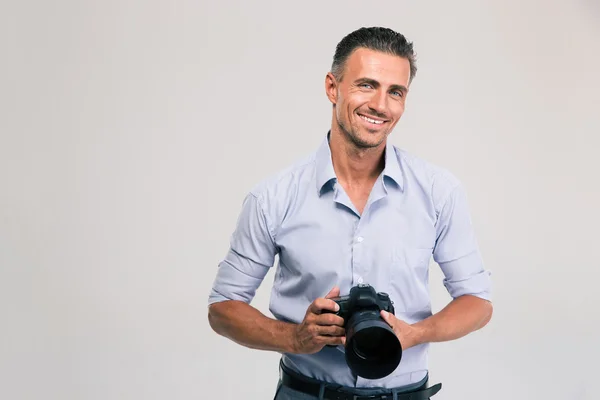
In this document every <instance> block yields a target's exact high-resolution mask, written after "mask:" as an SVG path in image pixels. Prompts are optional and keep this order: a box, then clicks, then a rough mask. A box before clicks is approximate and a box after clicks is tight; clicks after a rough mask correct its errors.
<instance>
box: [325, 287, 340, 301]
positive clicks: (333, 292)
mask: <svg viewBox="0 0 600 400" xmlns="http://www.w3.org/2000/svg"><path fill="white" fill-rule="evenodd" d="M339 295H340V288H339V287H337V286H334V287H333V288H331V290H330V291H329V293H327V294H326V295H325V298H326V299H330V298H332V297H338V296H339Z"/></svg>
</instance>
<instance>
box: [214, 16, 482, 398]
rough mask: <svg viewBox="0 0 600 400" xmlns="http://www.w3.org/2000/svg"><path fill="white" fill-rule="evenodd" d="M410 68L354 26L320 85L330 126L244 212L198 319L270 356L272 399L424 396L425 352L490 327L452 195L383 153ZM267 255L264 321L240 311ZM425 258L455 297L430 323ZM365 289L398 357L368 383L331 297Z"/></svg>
mask: <svg viewBox="0 0 600 400" xmlns="http://www.w3.org/2000/svg"><path fill="white" fill-rule="evenodd" d="M416 70H417V69H416V66H415V56H414V52H413V46H412V43H410V42H408V41H407V40H406V38H405V37H404V36H403V35H401V34H400V33H397V32H394V31H392V30H390V29H387V28H378V27H376V28H361V29H359V30H357V31H355V32H352V33H350V34H349V35H347V36H346V37H344V38H343V39H342V41H341V42H340V43H339V44H338V46H337V48H336V51H335V55H334V60H333V64H332V68H331V71H330V72H329V73H327V75H326V78H325V91H326V95H327V97H328V98H329V100H330V101H331V104H332V123H331V127H330V129H329V130H328V132H327V135H326V136H325V137H324V140H323V142H322V143H321V145H320V147H319V148H318V149H317V150H316V151H315V152H314V153H313V154H311V155H309V156H308V157H307V158H306V159H304V160H302V161H300V162H297V163H295V164H294V165H291V166H290V167H288V168H287V169H285V170H283V171H280V172H279V173H277V174H275V175H274V176H272V177H269V178H267V179H265V180H263V181H262V182H260V183H259V184H257V185H256V186H255V187H254V188H253V189H252V190H251V191H250V193H248V195H247V196H246V198H245V200H244V202H243V207H242V211H241V214H240V215H239V218H238V222H237V226H236V228H235V231H234V232H233V235H232V237H231V243H230V246H231V247H230V250H229V251H228V252H227V254H226V256H225V258H224V259H223V261H222V262H221V263H220V264H219V268H218V271H217V276H216V279H215V281H214V285H213V288H212V291H211V293H210V296H209V312H208V318H209V322H210V325H211V327H212V328H213V329H214V330H215V331H216V332H217V333H218V334H220V335H223V336H224V337H227V338H229V339H231V340H233V341H235V342H236V343H239V344H240V345H243V346H246V347H249V348H252V349H258V350H264V351H275V352H279V353H281V354H282V359H281V362H280V379H279V382H278V383H277V390H276V395H275V398H276V399H279V400H281V399H361V398H369V399H388V400H390V399H394V400H396V399H399V400H401V399H409V398H410V399H411V400H417V399H428V398H430V397H431V396H433V395H434V394H435V393H436V392H437V391H438V390H439V389H440V385H434V386H430V385H429V384H428V376H429V369H428V362H427V353H428V349H429V344H430V343H432V342H442V341H450V340H455V339H458V338H461V337H463V336H465V335H467V334H469V333H470V332H473V331H475V330H477V329H480V328H482V327H483V326H485V325H486V324H487V322H488V321H489V320H490V318H491V315H492V305H491V298H490V287H491V281H490V274H489V272H488V271H486V270H485V269H484V266H483V262H482V259H481V256H480V252H479V249H478V246H477V242H476V239H475V234H474V231H473V227H472V225H471V217H470V213H469V209H468V205H467V202H466V196H465V191H464V188H463V186H462V185H461V183H460V181H459V180H458V179H457V178H456V177H455V176H454V175H452V174H451V173H450V172H448V171H447V170H445V169H444V168H442V167H439V166H436V165H434V164H432V163H429V162H427V161H425V160H422V159H420V158H418V157H416V156H414V155H412V154H409V153H408V152H406V151H404V150H402V149H400V148H397V147H395V146H393V145H391V144H390V143H388V136H389V135H390V133H391V132H392V130H393V129H394V127H395V126H396V124H397V123H398V121H399V120H400V118H401V117H402V114H403V113H404V108H405V104H406V100H407V96H408V93H409V88H410V85H411V82H412V80H413V79H414V77H415V74H416ZM276 256H278V264H277V266H276V268H277V271H276V274H275V280H274V284H273V287H272V289H271V302H270V311H271V312H272V314H273V316H274V317H275V318H269V317H267V316H265V315H264V314H262V313H261V312H260V311H258V310H257V309H256V308H254V307H252V306H251V305H250V302H251V300H252V298H253V297H254V295H255V292H256V289H257V288H258V287H259V286H260V284H261V283H262V281H263V279H264V277H265V275H266V274H267V272H268V271H269V269H270V268H271V267H273V265H274V263H275V260H276ZM431 257H433V259H434V261H435V262H436V263H437V264H438V265H439V267H440V268H441V270H442V272H443V274H444V276H445V279H444V281H443V284H444V286H445V287H446V289H447V290H448V292H449V293H450V295H451V296H452V298H453V300H452V301H451V302H450V303H449V304H448V305H447V306H446V307H444V309H443V310H441V311H440V312H438V313H436V314H433V313H432V311H431V302H430V298H429V290H428V284H429V282H428V279H429V265H430V259H431ZM367 284H368V285H369V286H370V287H371V288H373V289H374V290H376V291H377V292H384V293H387V294H388V295H389V299H390V300H391V301H392V302H393V307H394V310H393V311H394V312H393V313H388V312H386V311H384V310H380V311H379V313H380V314H376V315H377V316H378V317H377V318H379V317H380V318H381V321H385V323H383V322H382V323H383V324H384V325H385V324H387V325H385V326H387V327H389V328H387V329H389V330H390V332H393V337H396V338H397V339H398V341H397V342H399V343H400V345H401V350H402V355H401V360H400V362H399V364H398V365H397V367H395V369H394V370H393V371H392V372H391V373H386V374H385V376H380V377H376V378H372V377H365V376H364V374H357V373H356V371H355V370H354V369H353V368H351V367H350V366H349V364H348V362H347V359H346V357H345V353H346V352H348V351H354V350H352V349H350V348H346V346H345V345H346V339H347V337H346V335H347V334H348V335H350V332H349V331H346V329H345V328H348V325H347V324H346V323H347V321H345V320H344V318H342V316H341V315H340V314H339V313H337V311H338V310H339V305H338V303H337V302H336V301H334V300H332V298H334V297H338V296H340V295H348V294H349V293H350V291H351V289H352V288H360V287H367V286H366V285H367ZM348 347H350V346H348ZM369 347H370V348H375V347H377V346H375V344H374V343H369ZM391 350H392V349H391V348H390V349H389V351H391ZM386 351H387V350H386V349H383V350H382V352H383V354H385V352H386ZM373 368H378V365H377V364H373Z"/></svg>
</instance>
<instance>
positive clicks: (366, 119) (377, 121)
mask: <svg viewBox="0 0 600 400" xmlns="http://www.w3.org/2000/svg"><path fill="white" fill-rule="evenodd" d="M358 116H359V117H361V118H362V119H364V120H365V121H367V122H369V123H371V124H375V125H381V124H383V123H384V122H386V121H385V120H383V119H375V118H372V117H367V116H366V115H362V114H358Z"/></svg>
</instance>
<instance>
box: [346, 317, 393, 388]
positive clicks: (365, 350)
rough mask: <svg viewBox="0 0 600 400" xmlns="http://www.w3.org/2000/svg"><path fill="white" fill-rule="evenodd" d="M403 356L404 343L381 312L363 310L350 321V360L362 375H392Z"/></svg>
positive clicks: (371, 376) (347, 358)
mask: <svg viewBox="0 0 600 400" xmlns="http://www.w3.org/2000/svg"><path fill="white" fill-rule="evenodd" d="M401 358H402V346H401V345H400V341H399V340H398V337H397V336H396V334H395V333H394V331H393V330H392V328H391V327H390V326H389V325H388V324H387V322H385V321H384V320H383V318H381V316H380V315H379V312H376V311H361V312H358V313H356V314H354V315H353V316H352V317H351V318H350V320H349V321H348V329H347V332H346V362H347V364H348V366H349V367H350V369H351V370H352V371H353V372H354V373H355V374H356V375H358V376H361V377H363V378H367V379H380V378H383V377H385V376H387V375H389V374H391V373H392V372H393V371H394V370H395V369H396V368H397V367H398V364H399V363H400V359H401Z"/></svg>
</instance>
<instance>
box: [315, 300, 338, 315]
mask: <svg viewBox="0 0 600 400" xmlns="http://www.w3.org/2000/svg"><path fill="white" fill-rule="evenodd" d="M339 309H340V306H339V305H338V304H337V303H336V302H335V301H333V300H330V299H324V298H318V299H316V300H315V301H313V302H312V304H311V305H310V311H311V312H312V313H313V314H321V312H322V311H323V310H327V311H331V312H334V313H335V312H337V311H338V310H339Z"/></svg>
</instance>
